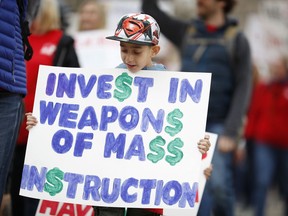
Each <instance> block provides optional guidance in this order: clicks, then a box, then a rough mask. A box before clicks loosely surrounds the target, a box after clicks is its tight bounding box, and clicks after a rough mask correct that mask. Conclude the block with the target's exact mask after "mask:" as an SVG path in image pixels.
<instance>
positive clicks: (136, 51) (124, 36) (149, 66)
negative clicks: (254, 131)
mask: <svg viewBox="0 0 288 216" xmlns="http://www.w3.org/2000/svg"><path fill="white" fill-rule="evenodd" d="M159 36H160V28H159V26H158V24H157V22H156V21H155V20H154V18H153V17H151V16H149V15H147V14H128V15H125V16H123V17H122V18H121V19H120V21H119V23H118V25H117V28H116V31H115V34H114V36H110V37H106V38H107V39H111V40H116V41H120V49H121V59H122V61H123V63H122V64H120V65H119V66H118V67H117V68H125V69H128V70H129V71H130V72H132V73H136V72H138V71H140V70H166V69H165V67H164V66H163V65H162V64H157V63H154V62H153V61H152V58H153V57H155V56H156V55H157V54H158V53H159V51H160V46H159V45H158V43H159ZM26 115H27V129H28V130H29V129H30V128H31V127H33V126H34V125H35V124H36V123H37V121H36V119H35V117H33V116H32V115H31V113H27V114H26ZM209 147H210V142H209V136H208V135H206V136H205V137H204V139H201V140H200V141H199V142H198V148H199V151H200V152H201V153H202V154H205V153H206V152H207V151H208V150H209ZM209 170H210V172H209ZM209 170H208V174H205V175H206V176H207V177H208V176H210V173H211V169H209ZM206 172H207V171H206ZM94 212H95V215H96V216H124V215H125V208H114V207H98V206H96V207H94ZM162 214H163V210H162V209H141V208H128V210H127V212H126V216H160V215H162Z"/></svg>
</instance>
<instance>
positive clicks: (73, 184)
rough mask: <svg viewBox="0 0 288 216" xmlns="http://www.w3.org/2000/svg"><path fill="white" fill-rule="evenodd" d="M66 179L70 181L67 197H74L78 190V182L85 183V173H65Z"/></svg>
mask: <svg viewBox="0 0 288 216" xmlns="http://www.w3.org/2000/svg"><path fill="white" fill-rule="evenodd" d="M64 181H66V182H68V188H67V192H66V197H68V198H72V199H74V198H75V195H76V191H77V184H78V183H83V181H84V177H83V175H80V174H75V173H65V175H64Z"/></svg>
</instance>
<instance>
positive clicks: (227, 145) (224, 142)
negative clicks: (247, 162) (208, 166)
mask: <svg viewBox="0 0 288 216" xmlns="http://www.w3.org/2000/svg"><path fill="white" fill-rule="evenodd" d="M236 147H237V144H236V141H235V140H234V139H232V138H231V137H228V136H223V135H221V136H219V138H218V150H219V151H220V152H223V153H228V152H232V151H234V150H235V149H236Z"/></svg>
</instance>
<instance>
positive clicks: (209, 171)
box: [204, 164, 213, 180]
mask: <svg viewBox="0 0 288 216" xmlns="http://www.w3.org/2000/svg"><path fill="white" fill-rule="evenodd" d="M212 170H213V166H212V164H210V166H209V167H208V168H206V169H205V170H204V175H205V177H206V180H208V179H209V178H210V176H211V174H212Z"/></svg>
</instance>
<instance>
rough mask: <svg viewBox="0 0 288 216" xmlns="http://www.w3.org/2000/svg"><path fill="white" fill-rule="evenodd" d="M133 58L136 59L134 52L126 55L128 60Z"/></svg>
mask: <svg viewBox="0 0 288 216" xmlns="http://www.w3.org/2000/svg"><path fill="white" fill-rule="evenodd" d="M133 59H134V56H133V54H127V56H126V60H127V61H133Z"/></svg>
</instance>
